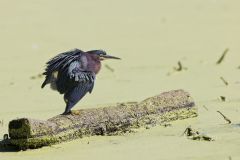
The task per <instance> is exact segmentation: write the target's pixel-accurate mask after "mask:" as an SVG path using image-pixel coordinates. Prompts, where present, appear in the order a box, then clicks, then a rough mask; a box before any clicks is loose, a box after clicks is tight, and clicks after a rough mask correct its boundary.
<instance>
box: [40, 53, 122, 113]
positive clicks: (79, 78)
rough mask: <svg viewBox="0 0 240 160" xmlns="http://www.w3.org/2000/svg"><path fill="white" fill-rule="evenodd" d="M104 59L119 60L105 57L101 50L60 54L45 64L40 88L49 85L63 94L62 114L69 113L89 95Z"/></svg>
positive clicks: (108, 56)
mask: <svg viewBox="0 0 240 160" xmlns="http://www.w3.org/2000/svg"><path fill="white" fill-rule="evenodd" d="M104 59H120V58H118V57H114V56H110V55H107V54H106V52H105V51H103V50H91V51H87V52H84V51H81V50H79V49H74V50H72V51H67V52H64V53H60V54H58V55H57V56H55V57H53V58H52V59H50V60H49V61H48V62H47V66H46V69H45V72H44V73H43V74H44V75H45V76H46V77H45V81H44V82H43V84H42V88H43V87H44V86H45V85H46V84H49V83H50V86H51V88H52V89H53V90H57V91H58V92H59V93H60V94H64V101H65V103H66V108H65V111H64V112H63V114H68V113H70V112H71V108H73V106H74V105H76V104H77V103H78V102H79V101H80V100H81V99H82V98H83V97H84V96H85V95H86V93H88V92H89V93H91V92H92V90H93V86H94V81H95V76H96V74H97V73H98V72H99V71H100V69H101V61H102V60H104Z"/></svg>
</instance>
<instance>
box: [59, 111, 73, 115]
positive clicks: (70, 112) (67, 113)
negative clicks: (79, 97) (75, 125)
mask: <svg viewBox="0 0 240 160" xmlns="http://www.w3.org/2000/svg"><path fill="white" fill-rule="evenodd" d="M69 114H72V111H68V112H67V111H65V112H63V113H62V114H61V115H69Z"/></svg>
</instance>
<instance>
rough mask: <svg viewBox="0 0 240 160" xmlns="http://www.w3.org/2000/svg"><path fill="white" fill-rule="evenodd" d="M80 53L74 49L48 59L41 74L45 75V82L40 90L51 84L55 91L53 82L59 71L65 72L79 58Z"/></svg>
mask: <svg viewBox="0 0 240 160" xmlns="http://www.w3.org/2000/svg"><path fill="white" fill-rule="evenodd" d="M82 53H83V51H81V50H79V49H74V50H72V51H67V52H64V53H60V54H58V55H57V56H55V57H53V58H52V59H50V60H49V61H48V62H47V67H46V69H45V72H44V73H43V75H46V77H45V81H44V82H43V84H42V88H43V87H44V86H45V85H46V84H48V83H51V85H52V86H55V87H54V88H55V89H56V85H55V82H56V80H57V74H58V72H59V70H66V69H67V68H68V66H69V65H70V64H71V63H72V62H73V61H75V60H76V59H78V58H79V57H81V54H82Z"/></svg>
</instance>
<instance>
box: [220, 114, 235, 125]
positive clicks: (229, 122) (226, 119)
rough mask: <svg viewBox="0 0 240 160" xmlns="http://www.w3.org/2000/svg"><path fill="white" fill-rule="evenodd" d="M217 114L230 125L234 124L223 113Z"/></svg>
mask: <svg viewBox="0 0 240 160" xmlns="http://www.w3.org/2000/svg"><path fill="white" fill-rule="evenodd" d="M217 112H218V113H219V114H220V115H221V116H222V117H223V118H224V119H225V121H227V122H228V124H231V123H232V122H231V120H230V119H228V118H227V117H226V116H225V115H224V114H223V113H222V112H220V111H217Z"/></svg>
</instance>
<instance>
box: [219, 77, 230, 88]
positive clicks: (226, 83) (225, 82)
mask: <svg viewBox="0 0 240 160" xmlns="http://www.w3.org/2000/svg"><path fill="white" fill-rule="evenodd" d="M220 79H221V80H222V81H223V83H224V84H225V85H226V86H227V85H228V84H229V83H228V82H227V81H226V80H225V79H224V78H223V77H220Z"/></svg>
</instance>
